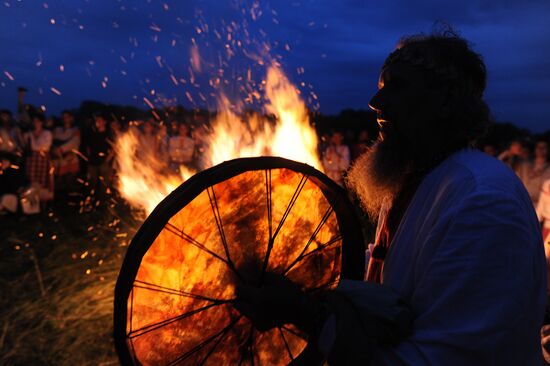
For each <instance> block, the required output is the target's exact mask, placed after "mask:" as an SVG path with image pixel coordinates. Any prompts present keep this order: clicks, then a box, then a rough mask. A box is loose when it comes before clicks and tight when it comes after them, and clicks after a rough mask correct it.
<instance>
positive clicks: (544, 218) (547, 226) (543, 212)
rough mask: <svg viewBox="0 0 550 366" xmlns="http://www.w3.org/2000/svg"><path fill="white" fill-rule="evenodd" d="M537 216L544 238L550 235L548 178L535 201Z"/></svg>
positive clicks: (549, 187)
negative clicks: (537, 199) (536, 201)
mask: <svg viewBox="0 0 550 366" xmlns="http://www.w3.org/2000/svg"><path fill="white" fill-rule="evenodd" d="M537 216H538V217H539V220H540V221H541V222H542V237H543V238H544V239H546V238H548V237H549V235H550V179H547V180H546V181H544V182H543V183H542V189H541V191H540V196H539V201H538V203H537ZM549 257H550V256H549ZM549 271H550V267H549ZM549 286H550V283H549Z"/></svg>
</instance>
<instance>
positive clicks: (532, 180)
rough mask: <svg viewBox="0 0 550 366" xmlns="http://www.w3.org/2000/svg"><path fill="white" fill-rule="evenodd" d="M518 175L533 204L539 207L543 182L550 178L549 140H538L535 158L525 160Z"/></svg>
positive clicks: (520, 165) (519, 168)
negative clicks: (549, 160)
mask: <svg viewBox="0 0 550 366" xmlns="http://www.w3.org/2000/svg"><path fill="white" fill-rule="evenodd" d="M517 173H518V176H519V178H520V179H521V181H522V182H523V184H524V185H525V188H527V192H529V196H530V197H531V201H533V205H534V206H535V207H537V203H538V200H539V196H540V192H541V189H542V183H543V182H544V181H545V180H547V179H550V164H549V163H548V142H546V141H545V140H542V139H540V140H538V141H537V142H536V143H535V151H534V158H533V160H527V161H523V162H522V163H520V164H519V166H518V172H517Z"/></svg>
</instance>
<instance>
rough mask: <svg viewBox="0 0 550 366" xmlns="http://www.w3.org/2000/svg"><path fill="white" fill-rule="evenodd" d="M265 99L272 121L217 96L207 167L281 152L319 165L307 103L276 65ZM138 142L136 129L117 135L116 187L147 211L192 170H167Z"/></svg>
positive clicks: (208, 137) (223, 97) (207, 152)
mask: <svg viewBox="0 0 550 366" xmlns="http://www.w3.org/2000/svg"><path fill="white" fill-rule="evenodd" d="M197 58H198V57H197ZM265 98H266V100H267V103H266V105H265V110H266V112H267V113H269V114H272V115H273V116H274V117H275V120H274V121H272V120H270V119H269V118H267V117H265V116H262V115H259V114H253V115H251V116H248V117H246V118H245V117H244V116H241V115H239V114H238V113H236V112H234V111H233V110H232V105H231V102H230V101H229V99H228V98H227V97H226V96H224V95H221V96H220V98H219V101H218V114H217V116H216V118H215V120H214V121H213V123H212V128H211V133H210V135H208V136H206V139H205V140H206V142H207V143H208V149H207V151H205V153H204V155H205V156H204V158H203V159H204V161H205V163H206V166H212V165H216V164H219V163H221V162H223V161H226V160H231V159H235V158H239V157H250V156H280V157H284V158H288V159H292V160H296V161H300V162H303V163H307V164H310V165H312V166H314V167H315V168H317V169H322V165H321V162H320V160H319V157H318V155H317V143H318V139H317V134H316V132H315V129H314V128H313V127H312V126H311V124H310V121H309V117H308V114H307V108H306V105H305V103H304V102H303V101H302V99H301V98H300V92H299V90H298V89H297V88H296V87H295V86H294V85H292V83H291V82H290V81H289V80H288V78H287V77H286V76H285V75H284V73H283V72H282V70H281V69H280V68H279V67H278V66H277V65H275V64H273V65H271V66H270V67H269V68H268V71H267V77H266V81H265ZM138 144H139V139H138V134H137V132H136V131H134V130H131V131H129V132H127V133H124V134H122V135H121V136H120V137H119V138H118V139H117V140H116V143H115V152H116V157H117V164H118V184H117V188H118V190H119V192H120V193H121V195H122V197H123V198H124V199H126V200H127V201H128V202H129V203H130V204H131V205H132V206H133V207H136V208H138V209H141V210H143V211H145V212H146V213H147V214H148V213H150V212H151V211H152V210H153V209H154V207H155V206H156V205H157V204H158V203H159V202H160V201H161V200H162V199H163V198H164V197H166V196H167V195H168V194H169V193H170V192H171V191H172V190H174V189H175V188H176V187H177V186H178V185H179V184H181V183H182V182H183V181H184V180H185V179H187V178H188V177H189V176H190V175H192V174H193V172H192V170H191V169H189V167H181V169H180V170H181V171H183V172H185V173H184V174H182V176H175V175H173V174H167V173H165V172H164V171H165V169H164V165H165V164H166V162H161V161H159V160H158V159H157V158H155V157H148V159H142V158H140V154H139V151H138Z"/></svg>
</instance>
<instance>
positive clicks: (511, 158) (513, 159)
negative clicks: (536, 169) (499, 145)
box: [498, 139, 525, 173]
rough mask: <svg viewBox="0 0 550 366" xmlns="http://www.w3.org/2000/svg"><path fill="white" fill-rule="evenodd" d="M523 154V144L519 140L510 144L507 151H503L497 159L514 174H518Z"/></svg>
mask: <svg viewBox="0 0 550 366" xmlns="http://www.w3.org/2000/svg"><path fill="white" fill-rule="evenodd" d="M524 154H525V148H524V142H523V141H522V140H520V139H517V140H513V141H512V142H510V146H509V147H508V149H506V150H504V151H503V152H502V153H500V155H499V156H498V159H499V160H501V161H503V162H504V163H505V164H506V165H508V166H509V167H510V168H512V170H513V171H514V172H516V173H517V172H518V169H519V166H520V164H521V163H522V162H523V156H524Z"/></svg>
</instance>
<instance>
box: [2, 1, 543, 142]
mask: <svg viewBox="0 0 550 366" xmlns="http://www.w3.org/2000/svg"><path fill="white" fill-rule="evenodd" d="M412 4H414V5H412ZM437 20H444V21H446V22H448V23H450V24H452V25H453V26H454V27H455V28H456V29H457V30H458V31H459V32H460V33H461V34H462V35H463V36H464V37H465V38H467V39H469V40H470V41H471V42H472V43H473V44H474V49H475V50H476V51H478V52H479V53H481V54H482V55H483V56H484V59H485V61H486V64H487V67H488V72H489V82H488V89H487V92H486V101H487V102H488V104H489V106H490V107H491V109H492V111H493V114H494V116H495V118H496V119H497V120H498V121H502V122H513V123H514V124H516V125H518V126H521V127H525V128H528V129H530V130H531V131H533V132H542V131H544V130H547V129H549V128H550V1H548V0H540V1H538V0H537V1H530V0H527V1H509V0H499V1H490V0H484V1H482V0H479V1H466V2H458V1H457V2H453V3H452V2H441V1H435V0H424V1H415V2H411V1H405V0H401V1H385V2H380V1H376V2H375V1H368V2H367V1H358V0H302V1H292V0H289V1H283V0H280V1H270V2H268V1H223V0H203V1H197V0H180V1H155V0H150V1H147V0H136V1H126V0H124V1H122V0H118V1H117V0H67V1H50V0H45V1H29V0H19V1H17V0H3V1H1V2H0V39H1V44H2V45H3V50H2V52H1V53H0V108H9V109H11V110H12V111H14V110H15V107H16V89H17V87H18V86H20V85H24V86H26V87H27V88H28V89H29V94H28V98H27V101H28V102H29V103H32V104H34V105H37V106H40V105H43V106H45V107H46V110H47V113H48V114H51V113H59V112H60V111H61V110H62V109H64V108H76V107H78V106H79V105H80V102H82V101H83V100H97V101H101V102H105V103H114V104H123V105H136V106H139V107H146V103H145V102H144V98H147V100H148V101H150V102H151V103H152V104H154V105H155V106H158V107H160V106H163V105H169V104H176V103H177V104H182V105H183V106H185V107H187V108H193V107H203V108H204V107H206V108H211V109H215V102H214V99H215V96H216V95H217V94H218V93H217V92H216V90H214V89H213V88H212V86H211V85H209V82H211V81H212V80H213V79H215V78H216V77H220V80H221V82H222V84H223V81H224V80H226V84H224V91H225V92H226V93H228V94H229V95H232V96H233V97H235V96H236V95H238V94H239V83H242V82H241V81H240V80H241V79H239V77H243V78H244V79H246V77H247V71H248V69H250V70H251V71H250V77H251V79H253V80H256V81H259V80H261V78H262V77H265V66H262V65H260V64H259V61H265V60H266V59H267V56H266V54H265V45H266V44H268V45H269V46H270V52H269V54H270V55H271V57H272V58H274V59H278V60H279V61H280V63H281V64H282V66H283V69H284V71H285V73H286V74H287V76H288V77H289V78H290V79H291V80H292V81H293V82H294V83H295V84H296V85H297V86H298V87H299V88H300V89H301V91H302V94H303V95H304V99H305V100H306V101H307V103H308V105H309V106H310V107H312V108H314V109H315V108H318V109H319V111H320V112H322V113H326V114H336V113H338V112H339V111H340V110H341V109H344V108H362V109H365V108H367V104H368V101H369V99H370V97H371V96H372V95H373V94H374V92H375V90H376V83H377V78H378V73H379V70H380V66H381V64H382V62H383V60H384V58H385V57H386V56H387V54H388V53H389V52H390V51H391V50H392V49H393V48H394V46H395V44H396V42H397V41H398V40H399V38H400V37H401V36H402V35H407V34H414V33H418V32H429V31H430V30H431V29H432V26H433V24H434V22H435V21H437ZM228 34H229V35H230V36H229V37H230V38H228ZM238 42H240V45H239V44H238ZM226 45H227V46H226ZM262 52H263V54H262ZM194 54H195V55H196V56H197V55H198V59H199V60H200V67H199V68H197V67H193V66H197V65H194V64H193V62H192V61H191V60H192V59H193V57H192V55H194ZM258 55H260V56H258ZM220 68H221V69H223V72H222V71H220ZM315 97H317V98H318V99H315ZM317 104H319V107H318V106H317Z"/></svg>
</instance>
